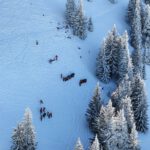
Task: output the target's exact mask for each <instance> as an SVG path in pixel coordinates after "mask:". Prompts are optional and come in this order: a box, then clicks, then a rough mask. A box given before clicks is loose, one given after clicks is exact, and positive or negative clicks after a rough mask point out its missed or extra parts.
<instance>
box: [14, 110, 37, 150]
mask: <svg viewBox="0 0 150 150" xmlns="http://www.w3.org/2000/svg"><path fill="white" fill-rule="evenodd" d="M12 139H13V145H12V150H36V145H37V143H36V141H35V132H34V127H33V125H32V113H31V110H30V109H29V108H27V109H26V110H25V114H24V119H23V121H22V122H21V123H20V124H19V125H18V127H17V129H15V130H14V134H13V136H12Z"/></svg>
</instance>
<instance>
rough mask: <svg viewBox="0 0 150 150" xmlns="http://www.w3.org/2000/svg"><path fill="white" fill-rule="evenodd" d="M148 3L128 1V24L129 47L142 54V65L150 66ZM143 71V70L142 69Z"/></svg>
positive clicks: (147, 1) (149, 16) (149, 10)
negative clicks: (129, 28)
mask: <svg viewBox="0 0 150 150" xmlns="http://www.w3.org/2000/svg"><path fill="white" fill-rule="evenodd" d="M149 5H150V1H149V0H145V3H143V1H141V0H130V1H129V5H128V23H129V25H130V27H131V30H130V34H131V39H130V42H131V45H132V46H133V47H134V50H135V51H142V49H144V52H140V53H142V54H143V59H142V61H143V66H144V67H145V65H144V63H147V64H150V6H149ZM143 69H144V68H143Z"/></svg>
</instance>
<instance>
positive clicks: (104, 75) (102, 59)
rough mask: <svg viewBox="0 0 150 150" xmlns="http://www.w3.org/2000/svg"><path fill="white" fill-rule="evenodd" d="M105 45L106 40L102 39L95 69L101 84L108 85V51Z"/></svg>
mask: <svg viewBox="0 0 150 150" xmlns="http://www.w3.org/2000/svg"><path fill="white" fill-rule="evenodd" d="M107 41H108V39H107ZM107 43H108V42H107ZM107 43H106V40H105V39H104V41H103V44H102V47H101V50H100V52H99V55H98V58H97V67H96V75H97V76H98V78H99V79H100V80H101V81H102V82H105V83H109V81H110V79H111V77H110V74H111V70H110V53H109V51H108V46H107Z"/></svg>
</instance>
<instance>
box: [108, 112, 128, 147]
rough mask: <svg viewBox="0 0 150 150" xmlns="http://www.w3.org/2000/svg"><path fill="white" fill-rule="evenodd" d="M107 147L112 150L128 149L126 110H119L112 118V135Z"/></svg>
mask: <svg viewBox="0 0 150 150" xmlns="http://www.w3.org/2000/svg"><path fill="white" fill-rule="evenodd" d="M107 147H108V149H111V150H128V148H129V138H128V131H127V123H126V120H125V117H124V111H123V110H121V111H120V112H118V114H117V116H113V119H112V135H111V137H110V138H109V139H108V141H107Z"/></svg>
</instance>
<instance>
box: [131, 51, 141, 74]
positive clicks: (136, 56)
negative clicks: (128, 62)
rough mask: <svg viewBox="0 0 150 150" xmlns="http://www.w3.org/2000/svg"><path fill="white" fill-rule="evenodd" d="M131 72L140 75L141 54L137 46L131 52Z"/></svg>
mask: <svg viewBox="0 0 150 150" xmlns="http://www.w3.org/2000/svg"><path fill="white" fill-rule="evenodd" d="M132 62H133V73H134V75H136V74H140V75H141V77H142V65H143V64H142V54H141V49H140V48H137V49H135V50H134V51H133V53H132Z"/></svg>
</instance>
